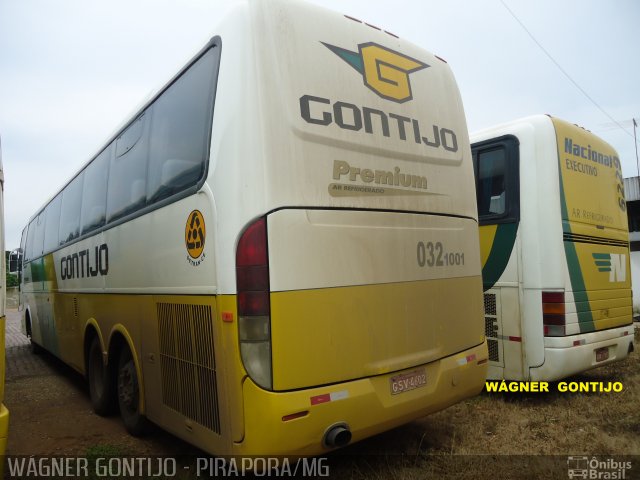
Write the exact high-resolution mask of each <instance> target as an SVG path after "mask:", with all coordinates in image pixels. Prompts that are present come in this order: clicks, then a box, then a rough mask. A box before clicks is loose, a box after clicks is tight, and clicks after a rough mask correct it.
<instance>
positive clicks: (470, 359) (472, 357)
mask: <svg viewBox="0 0 640 480" xmlns="http://www.w3.org/2000/svg"><path fill="white" fill-rule="evenodd" d="M475 359H476V354H475V353H474V354H473V355H467V356H466V357H462V358H459V359H458V365H461V366H462V365H466V364H467V363H471V362H473V361H474V360H475Z"/></svg>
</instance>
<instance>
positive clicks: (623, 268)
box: [591, 253, 627, 282]
mask: <svg viewBox="0 0 640 480" xmlns="http://www.w3.org/2000/svg"><path fill="white" fill-rule="evenodd" d="M591 255H592V256H593V261H594V263H595V265H596V267H598V271H599V272H609V282H624V281H626V279H627V256H626V255H625V254H624V253H621V254H616V253H592V254H591Z"/></svg>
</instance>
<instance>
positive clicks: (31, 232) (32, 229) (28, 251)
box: [24, 219, 36, 261]
mask: <svg viewBox="0 0 640 480" xmlns="http://www.w3.org/2000/svg"><path fill="white" fill-rule="evenodd" d="M35 236H36V220H35V219H34V220H31V222H30V223H29V227H28V228H27V246H26V248H25V252H24V259H25V261H29V260H31V259H32V258H33V240H34V238H35Z"/></svg>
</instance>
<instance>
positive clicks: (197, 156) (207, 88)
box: [147, 49, 216, 203]
mask: <svg viewBox="0 0 640 480" xmlns="http://www.w3.org/2000/svg"><path fill="white" fill-rule="evenodd" d="M215 61H216V55H215V52H214V50H213V49H211V50H209V51H208V52H207V53H205V54H204V55H203V56H202V57H201V58H200V59H199V60H198V61H197V62H196V63H194V64H193V65H192V66H191V67H190V68H189V70H187V71H186V72H185V73H184V74H183V75H182V76H181V77H180V78H179V79H178V80H177V81H176V82H175V83H174V84H173V85H171V86H170V87H169V88H168V89H167V90H166V91H165V92H164V93H163V94H162V95H161V96H160V97H159V98H158V99H157V100H156V101H155V102H154V104H153V111H152V122H151V123H152V125H151V134H150V141H149V178H148V183H147V199H148V201H149V202H150V203H151V202H157V201H159V200H162V199H163V198H167V197H170V196H171V195H174V194H176V193H178V192H180V191H182V190H185V189H186V188H189V187H191V186H193V185H196V183H197V182H198V180H200V178H202V176H203V175H204V171H205V163H206V160H207V157H208V153H209V148H208V145H209V133H210V131H211V121H212V111H213V85H214V81H213V74H214V71H215V69H214V67H215Z"/></svg>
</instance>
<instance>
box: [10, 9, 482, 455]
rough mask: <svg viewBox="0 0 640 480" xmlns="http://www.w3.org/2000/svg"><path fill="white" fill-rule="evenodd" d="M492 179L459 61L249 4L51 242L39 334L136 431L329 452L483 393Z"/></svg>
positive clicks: (259, 449)
mask: <svg viewBox="0 0 640 480" xmlns="http://www.w3.org/2000/svg"><path fill="white" fill-rule="evenodd" d="M473 181H474V180H473V167H472V161H471V150H470V145H469V141H468V133H467V129H466V123H465V117H464V113H463V109H462V103H461V100H460V96H459V93H458V89H457V87H456V84H455V81H454V79H453V75H452V73H451V70H450V68H449V66H448V65H447V64H446V63H445V62H444V61H443V60H441V59H439V58H438V57H436V56H434V55H432V54H431V53H429V52H427V51H425V50H423V49H422V48H419V47H416V46H415V45H412V44H410V43H408V42H406V41H404V40H402V39H400V38H398V37H397V36H395V35H394V34H392V33H389V32H386V31H384V30H381V29H379V28H376V27H372V26H369V25H367V24H365V23H363V22H361V21H360V20H357V19H353V18H350V17H346V16H343V15H338V14H336V13H332V12H329V11H327V10H324V9H321V8H317V7H313V6H310V5H306V4H304V3H300V2H290V1H280V0H274V1H264V0H260V1H257V0H254V1H249V2H246V3H243V4H241V5H240V6H238V7H237V9H236V10H234V11H233V12H232V13H230V14H229V16H228V18H226V19H225V21H224V22H223V23H222V24H221V25H220V27H219V30H218V32H217V35H216V36H215V37H213V38H212V40H211V41H210V42H209V44H207V45H206V46H205V47H204V48H203V49H202V51H201V52H200V53H198V54H197V55H196V56H195V57H194V58H193V59H192V60H191V61H190V62H189V63H188V64H187V65H186V66H185V67H184V68H183V69H182V70H181V71H180V72H179V73H178V74H177V75H176V76H175V77H174V78H173V79H172V80H171V81H169V82H168V83H167V84H166V86H165V87H163V88H162V89H160V90H159V92H158V93H157V95H155V96H154V97H153V98H152V99H151V100H150V101H149V102H148V103H146V104H145V105H144V106H143V107H142V108H141V109H140V110H139V111H138V113H137V114H135V115H134V116H133V117H132V118H131V119H130V120H128V121H127V122H126V123H125V124H124V126H123V128H121V129H119V130H118V131H117V133H116V134H115V135H114V136H113V137H112V138H110V139H108V141H107V142H106V143H105V144H104V145H102V147H101V148H100V149H99V150H98V151H97V153H96V155H95V156H94V157H93V158H92V159H91V160H90V161H89V162H88V163H87V164H86V165H85V166H84V167H83V168H82V169H81V170H80V171H79V172H78V173H77V175H75V176H74V177H73V178H72V179H71V180H70V181H69V182H68V183H67V184H66V185H65V186H64V187H63V188H62V189H61V190H60V192H59V193H58V194H56V195H55V196H54V198H53V199H52V200H51V201H49V202H48V203H47V204H46V205H44V206H43V207H42V208H41V209H40V210H39V211H38V212H37V213H36V214H35V215H34V216H33V217H32V218H31V220H30V221H29V223H28V226H27V228H26V229H25V230H24V233H23V237H22V248H23V249H24V251H25V256H24V265H23V287H22V288H23V289H22V293H23V299H22V301H23V303H24V326H25V332H26V334H27V335H28V336H29V337H30V338H31V341H32V342H33V343H34V344H35V345H36V346H39V347H43V348H45V349H46V350H48V351H50V352H52V353H53V354H55V355H56V356H58V357H60V358H61V359H62V360H63V361H65V362H66V363H68V364H69V365H71V366H72V367H74V368H75V369H77V370H78V371H80V372H82V373H84V374H85V375H86V376H87V378H88V382H89V386H90V393H91V400H92V403H93V406H94V409H95V411H96V412H97V413H100V414H107V413H109V412H110V411H112V408H113V407H114V406H115V405H114V404H117V406H118V407H119V410H120V414H121V416H122V418H123V420H124V423H125V425H126V427H127V429H128V430H129V431H130V432H131V433H133V434H139V433H141V432H143V431H144V427H145V422H146V419H149V420H151V421H152V422H154V423H156V424H158V425H160V426H161V427H163V428H165V429H167V430H169V431H171V432H172V433H174V434H175V435H177V436H178V437H180V438H182V439H184V440H186V441H188V442H191V443H192V444H195V445H197V446H198V447H200V448H202V449H203V450H205V451H207V452H210V453H213V454H216V455H223V454H232V455H276V454H287V455H288V454H291V455H314V454H320V453H323V452H326V451H328V450H330V449H332V448H335V447H340V446H343V445H346V444H348V443H349V442H351V441H357V440H360V439H362V438H365V437H367V436H370V435H373V434H375V433H377V432H381V431H384V430H387V429H390V428H393V427H394V426H397V425H400V424H403V423H406V422H408V421H411V420H412V419H415V418H417V417H420V416H423V415H425V414H428V413H430V412H434V411H436V410H440V409H443V408H445V407H447V406H449V405H451V404H453V403H455V402H458V401H460V400H462V399H464V398H467V397H469V396H471V395H475V394H476V393H478V392H479V391H480V390H482V387H483V385H484V377H485V374H486V368H487V350H486V348H487V347H486V342H485V337H484V329H483V325H482V280H481V267H480V252H479V247H478V224H477V209H476V201H475V196H474V195H473V191H474V190H473ZM460 299H464V301H460Z"/></svg>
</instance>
